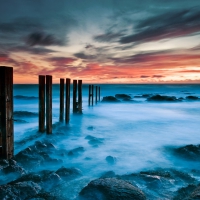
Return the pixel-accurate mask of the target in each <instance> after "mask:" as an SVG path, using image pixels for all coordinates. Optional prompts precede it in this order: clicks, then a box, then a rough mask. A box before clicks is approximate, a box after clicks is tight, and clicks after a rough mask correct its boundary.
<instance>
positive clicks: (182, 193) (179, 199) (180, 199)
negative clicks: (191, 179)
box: [173, 184, 197, 200]
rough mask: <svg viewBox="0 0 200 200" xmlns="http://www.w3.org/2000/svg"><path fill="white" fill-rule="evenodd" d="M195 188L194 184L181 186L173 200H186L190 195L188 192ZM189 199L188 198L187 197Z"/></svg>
mask: <svg viewBox="0 0 200 200" xmlns="http://www.w3.org/2000/svg"><path fill="white" fill-rule="evenodd" d="M196 188H197V186H196V185H193V184H192V185H188V186H187V187H181V188H180V189H178V190H177V192H176V195H175V197H174V198H173V200H184V199H185V200H186V199H188V197H189V196H190V194H191V193H192V192H193V191H194V190H195V189H196ZM188 200H189V199H188Z"/></svg>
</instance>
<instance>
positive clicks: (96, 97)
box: [95, 86, 98, 103]
mask: <svg viewBox="0 0 200 200" xmlns="http://www.w3.org/2000/svg"><path fill="white" fill-rule="evenodd" d="M97 91H98V86H96V93H95V102H96V103H97V95H98V92H97Z"/></svg>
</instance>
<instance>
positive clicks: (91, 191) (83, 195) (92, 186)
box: [79, 178, 146, 200]
mask: <svg viewBox="0 0 200 200" xmlns="http://www.w3.org/2000/svg"><path fill="white" fill-rule="evenodd" d="M79 199H80V200H94V199H95V200H102V199H103V200H133V199H134V200H145V199H146V197H145V195H144V193H143V192H142V191H141V190H140V189H139V188H137V187H135V186H133V185H131V184H130V183H128V182H126V181H124V180H119V179H116V178H101V179H96V180H94V181H91V182H90V183H89V184H88V185H87V186H86V187H85V188H83V189H82V190H81V192H80V194H79Z"/></svg>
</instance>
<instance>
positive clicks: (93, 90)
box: [91, 85, 94, 106]
mask: <svg viewBox="0 0 200 200" xmlns="http://www.w3.org/2000/svg"><path fill="white" fill-rule="evenodd" d="M91 95H92V106H93V105H94V85H92V94H91Z"/></svg>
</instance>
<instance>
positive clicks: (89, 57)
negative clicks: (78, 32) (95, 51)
mask: <svg viewBox="0 0 200 200" xmlns="http://www.w3.org/2000/svg"><path fill="white" fill-rule="evenodd" d="M74 56H75V57H77V58H81V59H89V60H90V59H94V58H95V57H96V56H94V55H86V54H85V53H83V52H79V53H75V54H74Z"/></svg>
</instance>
